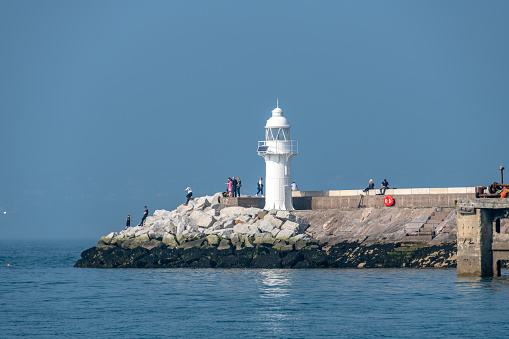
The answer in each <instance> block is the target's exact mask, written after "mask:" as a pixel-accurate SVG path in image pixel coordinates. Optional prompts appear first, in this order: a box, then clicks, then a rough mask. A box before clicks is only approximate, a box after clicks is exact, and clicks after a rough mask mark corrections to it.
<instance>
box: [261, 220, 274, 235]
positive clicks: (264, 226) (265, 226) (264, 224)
mask: <svg viewBox="0 0 509 339" xmlns="http://www.w3.org/2000/svg"><path fill="white" fill-rule="evenodd" d="M258 228H259V229H260V230H261V231H262V232H272V230H273V229H274V228H276V226H274V225H273V224H272V223H271V222H269V221H267V220H260V223H259V224H258Z"/></svg>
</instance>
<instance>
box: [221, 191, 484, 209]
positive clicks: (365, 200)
mask: <svg viewBox="0 0 509 339" xmlns="http://www.w3.org/2000/svg"><path fill="white" fill-rule="evenodd" d="M392 197H393V198H394V206H397V207H404V208H428V207H456V201H457V200H458V199H460V198H475V193H456V194H452V193H451V194H411V195H396V194H395V195H392ZM361 199H362V200H361ZM221 203H222V204H225V205H226V206H242V207H257V208H263V207H264V206H265V205H264V204H265V199H264V198H256V197H242V198H221ZM293 207H294V208H295V209H296V210H328V209H354V208H359V207H374V208H390V207H386V206H385V205H384V196H383V195H370V196H365V195H362V196H361V195H356V196H305V197H293Z"/></svg>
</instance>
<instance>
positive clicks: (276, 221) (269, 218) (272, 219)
mask: <svg viewBox="0 0 509 339" xmlns="http://www.w3.org/2000/svg"><path fill="white" fill-rule="evenodd" d="M263 220H266V221H268V222H270V223H271V224H273V225H274V226H275V227H277V228H281V225H283V220H281V219H278V218H276V217H274V216H273V215H272V214H267V215H266V216H265V217H264V218H263Z"/></svg>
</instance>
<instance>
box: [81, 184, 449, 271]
mask: <svg viewBox="0 0 509 339" xmlns="http://www.w3.org/2000/svg"><path fill="white" fill-rule="evenodd" d="M438 212H440V213H441V215H443V216H444V220H442V221H441V222H440V224H438V225H437V237H436V238H435V239H434V240H433V241H429V242H427V243H421V244H415V243H414V244H408V243H406V242H405V239H406V237H407V234H406V232H405V225H407V224H408V223H410V224H411V225H414V224H415V222H418V223H423V222H425V220H427V219H429V218H430V217H431V216H432V215H434V214H435V213H438ZM455 223H456V219H455V212H454V210H453V209H435V208H428V209H405V208H396V207H395V208H390V209H389V208H387V209H380V208H363V209H356V210H350V211H347V210H326V211H316V210H315V211H293V212H291V213H290V212H289V211H275V210H273V211H264V210H261V209H259V208H254V207H249V208H245V207H239V206H234V207H226V206H225V205H223V204H221V203H220V194H219V193H218V194H216V195H214V196H207V197H201V198H197V199H194V200H192V201H191V202H190V203H189V205H181V206H179V207H178V208H177V209H175V210H173V211H166V210H157V211H155V212H154V215H153V216H149V217H147V220H146V223H145V225H144V226H143V227H142V226H136V227H131V228H128V229H127V230H122V231H120V232H111V233H110V234H108V235H107V236H104V237H102V238H101V239H100V240H99V242H98V243H97V247H93V248H91V249H88V250H86V251H84V252H83V253H82V259H80V260H79V261H78V262H77V263H76V265H75V266H76V267H104V268H106V267H119V268H127V267H133V268H134V267H137V268H141V267H144V268H155V267H161V268H162V267H221V268H234V267H237V268H315V267H316V268H327V267H454V266H455V262H456V261H455V255H456V250H455V233H454V234H453V229H454V230H455Z"/></svg>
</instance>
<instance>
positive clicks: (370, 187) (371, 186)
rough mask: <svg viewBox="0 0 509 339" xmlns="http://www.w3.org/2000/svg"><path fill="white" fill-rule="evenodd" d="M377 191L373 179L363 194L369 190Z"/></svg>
mask: <svg viewBox="0 0 509 339" xmlns="http://www.w3.org/2000/svg"><path fill="white" fill-rule="evenodd" d="M372 189H375V183H374V182H373V179H369V185H368V187H366V188H365V189H363V190H362V191H363V192H367V191H369V190H372Z"/></svg>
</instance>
